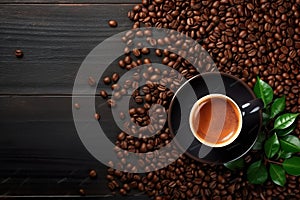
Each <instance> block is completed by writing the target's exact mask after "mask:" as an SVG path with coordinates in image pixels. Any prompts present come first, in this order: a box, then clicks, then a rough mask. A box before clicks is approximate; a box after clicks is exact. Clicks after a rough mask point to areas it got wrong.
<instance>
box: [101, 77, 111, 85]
mask: <svg viewBox="0 0 300 200" xmlns="http://www.w3.org/2000/svg"><path fill="white" fill-rule="evenodd" d="M103 83H104V84H106V85H108V84H110V83H111V79H110V77H109V76H106V77H104V78H103Z"/></svg>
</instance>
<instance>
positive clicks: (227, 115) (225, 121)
mask: <svg viewBox="0 0 300 200" xmlns="http://www.w3.org/2000/svg"><path fill="white" fill-rule="evenodd" d="M242 121H243V120H242V113H241V110H240V108H239V107H238V105H237V104H236V103H235V102H234V101H233V100H232V99H231V98H230V97H228V96H225V95H223V94H209V95H206V96H204V97H202V98H200V99H199V100H198V101H196V102H195V104H194V105H193V107H192V110H191V112H190V118H189V123H190V128H191V130H192V133H193V134H194V136H195V137H196V138H197V139H198V140H199V141H200V142H201V143H203V144H205V145H207V146H210V147H223V146H226V145H229V144H230V143H232V142H233V141H234V140H235V139H236V138H237V137H238V135H239V133H240V131H241V129H242Z"/></svg>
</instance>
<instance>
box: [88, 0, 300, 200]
mask: <svg viewBox="0 0 300 200" xmlns="http://www.w3.org/2000/svg"><path fill="white" fill-rule="evenodd" d="M128 17H129V18H130V19H131V20H132V21H133V27H132V28H133V30H131V31H128V32H127V33H126V34H125V35H124V37H123V38H122V41H123V42H124V43H125V44H126V45H127V46H131V45H132V44H133V42H134V40H133V38H134V37H142V36H146V37H149V39H148V40H147V42H148V43H149V44H150V45H151V46H153V47H154V49H149V48H146V47H143V46H142V45H139V44H137V46H138V47H139V48H135V49H134V50H133V51H130V50H129V47H126V48H125V49H124V54H125V55H124V57H122V58H121V59H120V60H119V62H118V64H119V66H120V67H121V68H122V69H125V70H134V68H135V67H137V66H139V65H142V64H146V65H148V69H147V71H145V72H141V71H136V73H134V75H133V77H132V78H131V79H129V80H126V81H125V83H124V84H123V83H122V84H120V83H119V82H117V81H118V80H119V75H118V74H112V75H111V76H107V77H103V82H104V83H105V84H107V85H110V86H111V89H112V90H113V91H114V93H113V96H112V97H111V99H108V100H107V102H108V104H109V106H112V107H114V106H116V105H117V104H118V100H119V99H122V96H124V95H128V93H129V91H131V90H132V88H136V89H135V90H134V91H133V93H132V94H129V95H132V97H131V99H132V101H131V102H132V107H131V108H130V109H129V111H128V112H129V115H130V118H131V119H130V121H131V123H128V122H126V123H124V129H123V130H125V131H122V132H120V133H119V134H118V136H117V141H116V146H117V147H118V148H121V149H124V150H127V151H129V152H136V153H138V152H141V153H145V152H149V151H154V150H156V149H159V148H161V147H163V146H166V145H167V144H169V143H170V141H171V140H172V135H171V134H170V130H169V128H168V126H167V124H166V123H165V121H163V120H161V119H163V116H160V114H162V113H163V112H162V107H163V108H164V109H165V110H166V111H168V106H169V103H170V100H171V98H172V96H173V94H174V91H176V89H177V88H178V87H179V86H180V85H181V84H182V81H183V77H184V78H186V79H189V78H192V77H193V76H195V75H196V74H198V71H199V69H196V68H195V67H194V65H193V64H195V63H192V64H191V63H190V62H188V61H187V60H185V59H183V58H182V56H179V55H177V54H175V53H172V52H171V51H170V50H169V49H167V48H166V49H155V46H156V44H160V45H163V44H169V43H174V44H175V46H177V47H178V48H183V49H184V45H185V44H183V43H181V42H180V41H177V38H172V36H170V37H169V38H161V39H153V38H151V35H152V33H151V31H150V30H144V31H140V30H137V31H136V30H135V29H136V28H139V27H157V28H168V29H173V30H176V31H179V32H182V33H184V34H185V35H187V36H189V37H191V38H193V39H194V40H196V41H197V42H198V43H199V44H200V45H201V46H202V47H203V48H204V49H206V51H207V52H208V53H209V55H210V56H211V58H212V59H213V61H214V62H215V64H216V66H217V68H218V69H219V71H221V72H225V73H228V74H232V75H234V76H236V77H238V78H240V79H242V80H243V81H245V82H246V83H247V84H248V85H249V86H250V87H253V85H254V84H255V82H256V78H257V76H259V77H260V78H261V79H263V80H264V81H266V82H267V83H268V84H270V85H271V86H272V88H273V89H274V93H275V95H276V96H282V95H285V96H286V100H287V102H286V110H287V111H290V112H300V95H299V87H300V73H299V65H300V59H299V56H300V28H299V27H300V0H291V1H284V0H274V1H267V0H250V1H242V0H202V1H198V0H189V1H173V0H166V1H162V0H152V1H150V0H142V2H141V4H138V5H135V6H134V7H133V9H132V11H129V12H128ZM191 51H192V52H193V53H195V54H196V53H197V52H198V51H199V49H192V50H191ZM189 53H190V52H189ZM150 56H155V57H156V58H159V59H160V62H161V63H162V64H164V65H167V66H169V67H170V68H172V70H176V71H178V72H180V74H181V75H182V76H177V73H175V71H173V72H174V73H169V72H167V71H160V70H158V69H156V68H153V67H152V66H151V60H150ZM211 67H212V64H211V63H208V64H207V65H205V66H202V69H200V71H201V70H204V71H210V69H211ZM141 78H143V79H146V80H147V83H146V84H145V85H139V82H138V81H139V80H140V79H141ZM90 82H91V81H90ZM100 95H101V96H102V97H103V98H105V99H107V98H108V94H107V92H106V91H101V92H100ZM152 104H159V105H161V106H162V107H158V108H157V109H158V110H155V109H154V110H155V113H157V114H156V116H154V118H153V119H150V115H149V112H150V108H151V106H152ZM160 117H161V118H160ZM124 118H125V114H124V112H121V113H120V119H121V120H124ZM150 121H151V122H152V121H154V122H155V123H153V124H152V123H151V125H149V124H150ZM297 123H298V128H297V129H296V131H295V134H297V135H298V136H299V137H300V131H299V130H300V120H298V122H297ZM157 130H160V131H157ZM156 131H157V133H156V134H155V135H152V136H151V137H146V136H145V135H143V134H144V133H145V132H150V133H153V132H156ZM170 152H173V153H174V155H173V156H174V157H176V156H177V155H178V152H177V151H176V149H173V150H171V151H170ZM116 153H117V156H118V157H119V158H120V163H111V166H114V165H118V166H119V168H123V169H125V170H129V169H130V170H131V171H134V170H135V168H136V167H137V166H132V165H131V164H130V162H129V161H127V159H126V158H127V157H126V156H127V155H126V153H125V154H124V153H122V152H121V151H117V150H116ZM173 153H170V154H169V155H168V156H166V157H163V158H147V159H144V160H142V159H141V160H140V163H139V165H140V166H139V167H144V169H145V170H146V171H150V170H154V169H156V168H157V167H159V166H160V165H162V163H161V162H162V161H160V160H159V159H161V160H166V159H171V160H170V161H172V159H173V158H172V157H173V156H172V155H171V154H173ZM256 157H257V155H256V154H255V153H253V152H250V153H249V154H248V155H247V156H245V158H244V159H245V162H246V163H247V164H249V163H250V162H251V161H253V160H255V159H256ZM156 159H157V160H156ZM153 162H155V163H156V166H152V165H153ZM106 178H107V180H108V181H109V182H108V187H109V188H110V189H111V190H112V191H119V193H120V194H121V195H126V194H128V193H129V192H130V191H131V190H138V191H141V192H144V193H145V194H146V195H148V196H149V197H154V199H157V200H158V199H272V198H278V199H289V198H292V199H299V198H300V189H299V188H298V186H299V185H300V178H299V177H298V178H297V177H294V176H287V183H286V186H285V187H279V186H276V185H274V184H273V183H272V182H271V181H268V182H267V183H266V184H264V185H258V186H256V185H251V184H249V183H248V181H247V177H246V174H245V171H243V170H241V171H237V172H231V171H229V170H228V169H226V168H224V167H223V166H216V165H210V164H205V163H200V162H197V161H195V160H193V159H191V158H189V157H187V156H186V155H181V156H180V157H179V158H178V159H176V160H175V159H174V162H172V164H170V165H168V166H167V167H164V168H162V169H159V170H155V171H153V172H148V173H145V174H137V173H128V172H123V171H120V170H115V169H113V168H109V169H108V174H107V177H106Z"/></svg>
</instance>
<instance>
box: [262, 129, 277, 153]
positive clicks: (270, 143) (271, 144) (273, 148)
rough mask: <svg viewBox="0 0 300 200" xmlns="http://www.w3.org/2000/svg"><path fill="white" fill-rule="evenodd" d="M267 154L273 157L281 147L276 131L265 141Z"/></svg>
mask: <svg viewBox="0 0 300 200" xmlns="http://www.w3.org/2000/svg"><path fill="white" fill-rule="evenodd" d="M264 147H265V154H266V156H267V157H268V158H272V157H273V156H274V155H275V154H276V153H277V152H278V151H279V148H280V144H279V141H278V138H277V135H276V133H274V134H273V135H272V136H271V137H270V138H269V139H267V140H266V142H265V146H264Z"/></svg>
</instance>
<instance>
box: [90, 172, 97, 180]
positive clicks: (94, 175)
mask: <svg viewBox="0 0 300 200" xmlns="http://www.w3.org/2000/svg"><path fill="white" fill-rule="evenodd" d="M89 176H90V178H96V177H97V172H96V171H95V170H91V171H90V172H89Z"/></svg>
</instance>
